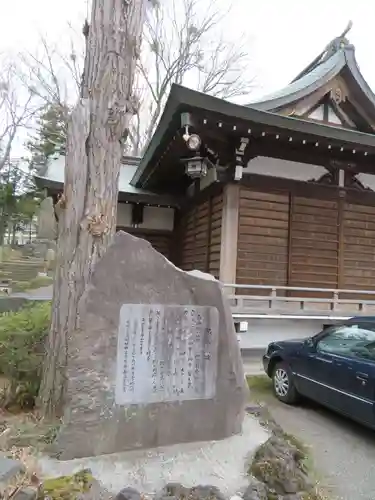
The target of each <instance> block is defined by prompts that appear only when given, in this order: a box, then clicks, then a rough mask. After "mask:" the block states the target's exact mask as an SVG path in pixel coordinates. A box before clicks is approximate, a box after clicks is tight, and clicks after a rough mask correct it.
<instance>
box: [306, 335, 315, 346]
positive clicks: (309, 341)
mask: <svg viewBox="0 0 375 500" xmlns="http://www.w3.org/2000/svg"><path fill="white" fill-rule="evenodd" d="M305 346H306V347H315V342H314V339H313V337H309V338H308V339H306V340H305Z"/></svg>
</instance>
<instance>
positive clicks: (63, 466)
mask: <svg viewBox="0 0 375 500" xmlns="http://www.w3.org/2000/svg"><path fill="white" fill-rule="evenodd" d="M268 438H269V433H268V431H266V429H264V428H263V427H262V426H261V425H260V423H259V422H258V420H256V419H255V418H253V417H251V416H249V415H247V416H246V417H245V420H244V423H243V427H242V432H241V433H240V434H238V435H235V436H231V437H229V438H226V439H223V440H220V441H211V442H196V443H184V444H176V445H172V446H166V447H162V448H156V449H153V450H136V451H130V452H125V453H116V454H112V455H104V456H100V457H95V458H85V459H76V460H70V461H66V462H62V461H58V460H54V459H51V458H49V457H42V458H41V459H40V462H39V466H40V467H41V471H42V475H43V476H48V477H55V476H56V477H57V476H61V475H66V474H72V473H74V472H77V471H79V470H80V469H83V468H85V469H87V468H89V469H90V470H91V471H92V474H93V476H94V477H95V478H97V479H98V480H100V482H101V483H102V484H103V486H104V487H105V488H106V489H107V490H109V491H110V492H113V493H118V492H119V491H120V490H121V489H122V488H124V487H126V486H130V487H132V488H135V489H137V490H138V491H139V492H141V493H145V494H154V493H155V492H158V491H160V490H161V489H162V488H163V487H164V486H165V485H166V484H167V483H182V484H183V485H184V486H186V487H193V486H197V485H198V484H210V485H213V486H216V487H217V488H219V489H220V491H221V492H222V493H224V494H225V495H226V496H227V498H230V496H232V495H235V494H236V493H238V492H239V491H242V490H243V489H245V488H246V486H247V484H248V478H247V474H246V472H247V468H248V467H247V466H248V464H249V463H250V462H251V459H252V457H253V455H254V453H255V451H256V449H257V448H258V447H259V446H260V445H262V444H263V443H264V442H265V441H266V440H267V439H268Z"/></svg>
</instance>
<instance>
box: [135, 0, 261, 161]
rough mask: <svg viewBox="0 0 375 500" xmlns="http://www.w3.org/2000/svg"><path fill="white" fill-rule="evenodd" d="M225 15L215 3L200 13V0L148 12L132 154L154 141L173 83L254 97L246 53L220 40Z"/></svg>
mask: <svg viewBox="0 0 375 500" xmlns="http://www.w3.org/2000/svg"><path fill="white" fill-rule="evenodd" d="M202 11H203V14H202ZM226 15H227V12H222V11H220V8H219V6H218V5H216V4H215V1H214V2H211V4H210V7H209V8H208V9H206V10H204V9H202V2H201V0H178V1H177V0H164V1H163V2H160V3H159V4H157V6H156V7H155V8H154V9H153V10H152V11H151V12H150V14H149V17H148V19H147V22H146V26H145V34H144V43H143V53H142V57H141V61H140V62H139V65H138V72H139V75H140V81H141V82H142V83H143V89H144V98H143V99H142V102H143V106H142V109H141V111H140V113H139V115H138V116H137V117H135V119H134V120H133V124H132V128H131V131H130V135H129V140H130V141H131V144H132V148H133V151H136V152H137V153H138V154H139V153H140V151H141V150H142V149H143V147H144V146H145V145H146V144H147V143H148V142H149V140H150V139H151V137H152V134H153V132H154V130H155V127H156V124H157V122H158V121H159V118H160V116H161V113H162V111H163V109H164V105H165V102H166V99H167V97H168V94H169V91H170V89H171V86H172V84H173V83H177V84H180V85H185V86H188V87H192V88H195V89H197V90H200V91H202V92H204V93H207V94H211V95H213V96H216V97H221V98H224V99H233V98H236V97H239V96H243V95H248V94H249V93H250V92H251V90H252V80H251V79H250V80H249V79H246V77H245V76H244V75H246V70H247V68H248V66H249V57H248V54H247V51H246V50H244V48H243V47H242V46H240V44H234V43H229V42H226V41H225V40H224V39H223V37H220V35H219V33H220V25H221V23H222V22H225V18H226ZM140 148H141V149H140Z"/></svg>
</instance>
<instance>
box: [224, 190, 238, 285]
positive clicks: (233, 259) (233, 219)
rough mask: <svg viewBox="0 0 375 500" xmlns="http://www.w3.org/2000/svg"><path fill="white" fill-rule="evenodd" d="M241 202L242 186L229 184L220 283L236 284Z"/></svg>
mask: <svg viewBox="0 0 375 500" xmlns="http://www.w3.org/2000/svg"><path fill="white" fill-rule="evenodd" d="M239 201H240V186H239V185H238V184H227V185H226V186H225V187H224V191H223V214H222V222H221V249H220V281H222V282H223V283H228V284H229V283H236V271H237V245H238V217H239ZM232 293H234V292H232Z"/></svg>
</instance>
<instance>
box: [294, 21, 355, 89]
mask: <svg viewBox="0 0 375 500" xmlns="http://www.w3.org/2000/svg"><path fill="white" fill-rule="evenodd" d="M352 26H353V21H349V22H348V25H347V27H346V28H345V29H344V31H343V32H342V33H341V35H340V36H337V37H336V38H334V39H333V40H331V41H330V42H329V44H328V45H326V48H325V49H324V50H323V51H322V52H321V53H320V54H319V55H318V56H317V57H316V58H315V59H314V60H313V61H312V62H311V63H310V64H309V65H308V66H307V67H306V68H305V69H304V70H303V71H301V73H299V74H298V75H297V76H296V77H295V78H294V79H293V80H292V82H291V83H293V82H296V81H297V80H299V79H300V78H303V77H304V76H305V75H307V74H308V73H310V72H311V71H313V70H314V69H315V68H316V67H317V66H319V65H320V64H322V63H324V62H325V61H327V60H328V59H329V58H330V57H332V56H333V55H334V54H335V53H336V52H338V51H339V50H341V49H344V48H346V47H351V45H350V42H349V40H348V39H347V38H346V35H347V34H348V33H349V31H350V30H351V28H352Z"/></svg>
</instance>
